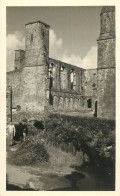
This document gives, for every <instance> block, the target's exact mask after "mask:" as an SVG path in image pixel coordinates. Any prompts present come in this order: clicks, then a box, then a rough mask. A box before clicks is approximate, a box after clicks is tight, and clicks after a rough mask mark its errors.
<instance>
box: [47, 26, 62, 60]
mask: <svg viewBox="0 0 120 196" xmlns="http://www.w3.org/2000/svg"><path fill="white" fill-rule="evenodd" d="M62 42H63V40H62V38H59V39H58V38H57V36H56V34H55V32H54V30H52V29H50V48H49V50H50V57H51V58H57V59H58V58H60V53H61V52H60V51H61V49H62Z"/></svg>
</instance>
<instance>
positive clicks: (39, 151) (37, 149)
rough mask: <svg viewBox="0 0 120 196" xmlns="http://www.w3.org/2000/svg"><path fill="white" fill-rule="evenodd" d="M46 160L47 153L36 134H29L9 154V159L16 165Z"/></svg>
mask: <svg viewBox="0 0 120 196" xmlns="http://www.w3.org/2000/svg"><path fill="white" fill-rule="evenodd" d="M48 160H49V154H48V152H47V150H46V149H45V147H44V145H43V144H42V143H41V140H40V137H39V135H38V134H37V135H36V136H34V137H33V136H30V137H29V138H28V139H27V140H26V141H25V142H23V143H22V144H21V145H20V146H19V148H18V150H17V151H15V152H12V154H11V161H12V162H13V163H14V164H17V165H31V164H38V163H45V162H47V161H48Z"/></svg>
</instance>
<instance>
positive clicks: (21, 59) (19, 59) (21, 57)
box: [15, 50, 25, 70]
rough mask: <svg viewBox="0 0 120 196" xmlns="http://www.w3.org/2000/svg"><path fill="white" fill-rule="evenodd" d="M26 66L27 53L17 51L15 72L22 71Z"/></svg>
mask: <svg viewBox="0 0 120 196" xmlns="http://www.w3.org/2000/svg"><path fill="white" fill-rule="evenodd" d="M24 65H25V51H24V50H15V70H19V69H22V68H23V66H24Z"/></svg>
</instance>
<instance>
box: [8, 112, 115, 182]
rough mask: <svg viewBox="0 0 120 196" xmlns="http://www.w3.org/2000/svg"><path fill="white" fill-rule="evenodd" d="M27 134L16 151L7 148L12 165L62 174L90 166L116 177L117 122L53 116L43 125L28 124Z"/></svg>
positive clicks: (39, 123)
mask: <svg viewBox="0 0 120 196" xmlns="http://www.w3.org/2000/svg"><path fill="white" fill-rule="evenodd" d="M28 133H29V134H28V136H27V139H26V141H25V142H24V141H22V142H18V143H17V144H16V145H15V148H14V150H12V151H11V149H10V148H9V147H7V151H8V157H7V160H8V163H9V164H11V165H13V164H14V165H18V166H32V167H38V168H43V170H46V169H49V170H50V169H51V170H53V171H54V172H56V171H58V170H59V169H60V171H61V172H63V174H65V173H66V170H69V168H76V167H80V166H81V168H82V167H83V165H89V166H90V165H91V166H92V168H94V169H92V172H94V171H95V168H98V170H99V169H100V170H102V171H104V173H107V174H108V175H109V174H110V175H113V176H114V163H115V121H112V120H102V119H97V118H82V117H67V116H64V115H62V116H59V115H51V116H49V118H47V119H46V121H45V122H44V123H43V122H42V121H34V122H28ZM89 168H90V167H89ZM69 171H70V170H69ZM113 179H114V177H113Z"/></svg>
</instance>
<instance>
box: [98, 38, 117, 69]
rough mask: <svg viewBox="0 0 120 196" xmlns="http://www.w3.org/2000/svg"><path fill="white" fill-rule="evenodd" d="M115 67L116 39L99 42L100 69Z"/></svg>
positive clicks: (100, 40)
mask: <svg viewBox="0 0 120 196" xmlns="http://www.w3.org/2000/svg"><path fill="white" fill-rule="evenodd" d="M110 67H115V38H111V39H101V38H100V39H99V40H98V68H110Z"/></svg>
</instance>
